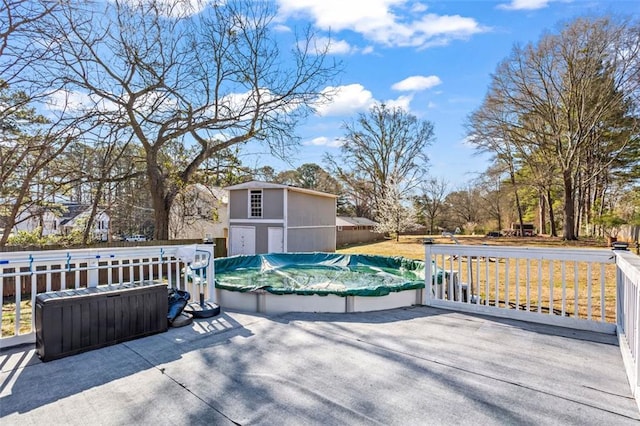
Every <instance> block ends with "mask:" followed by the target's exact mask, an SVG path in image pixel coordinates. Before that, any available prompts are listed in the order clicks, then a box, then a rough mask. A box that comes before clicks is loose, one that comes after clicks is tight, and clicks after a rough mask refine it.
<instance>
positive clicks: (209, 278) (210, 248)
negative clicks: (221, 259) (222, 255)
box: [204, 243, 217, 303]
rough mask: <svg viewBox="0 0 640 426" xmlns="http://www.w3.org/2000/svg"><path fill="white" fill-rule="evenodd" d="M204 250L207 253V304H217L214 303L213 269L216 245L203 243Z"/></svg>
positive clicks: (214, 284)
mask: <svg viewBox="0 0 640 426" xmlns="http://www.w3.org/2000/svg"><path fill="white" fill-rule="evenodd" d="M204 247H205V249H206V250H207V251H208V252H209V254H210V257H209V266H208V267H207V281H206V282H207V293H209V294H208V295H207V296H208V297H207V302H211V303H217V302H216V268H215V257H216V244H215V243H205V245H204Z"/></svg>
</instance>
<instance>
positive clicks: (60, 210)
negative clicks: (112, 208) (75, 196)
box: [14, 203, 110, 241]
mask: <svg viewBox="0 0 640 426" xmlns="http://www.w3.org/2000/svg"><path fill="white" fill-rule="evenodd" d="M90 215H91V206H89V205H86V204H77V203H60V204H59V205H56V206H55V207H51V208H44V209H43V210H42V211H40V212H34V211H33V209H27V210H25V211H23V212H22V213H20V215H19V216H18V221H19V223H18V224H17V225H16V226H15V227H14V232H18V231H28V232H32V231H34V230H35V229H36V228H38V227H39V226H42V235H43V236H47V235H69V234H70V233H71V232H73V231H74V230H76V231H80V232H82V231H83V230H84V226H85V224H86V222H87V220H88V219H89V217H90ZM109 222H110V217H109V214H108V213H107V212H106V211H105V210H104V209H98V211H97V212H96V216H95V218H94V219H93V226H92V231H91V233H92V238H93V240H95V241H108V240H109Z"/></svg>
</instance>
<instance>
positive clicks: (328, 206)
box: [287, 191, 336, 232]
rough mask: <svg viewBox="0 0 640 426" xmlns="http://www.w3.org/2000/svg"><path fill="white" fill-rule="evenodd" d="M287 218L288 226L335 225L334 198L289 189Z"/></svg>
mask: <svg viewBox="0 0 640 426" xmlns="http://www.w3.org/2000/svg"><path fill="white" fill-rule="evenodd" d="M287 201H288V205H289V208H288V218H287V223H288V225H289V226H290V227H295V226H332V227H333V230H332V232H335V226H336V199H335V198H332V197H322V196H318V195H313V194H305V193H303V192H296V191H289V195H288V200H287Z"/></svg>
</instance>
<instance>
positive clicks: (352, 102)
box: [316, 83, 375, 117]
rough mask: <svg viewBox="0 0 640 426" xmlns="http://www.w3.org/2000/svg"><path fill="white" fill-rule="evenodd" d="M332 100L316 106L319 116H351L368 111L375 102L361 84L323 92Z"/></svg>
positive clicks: (329, 88)
mask: <svg viewBox="0 0 640 426" xmlns="http://www.w3.org/2000/svg"><path fill="white" fill-rule="evenodd" d="M323 94H326V95H328V96H329V97H330V98H331V100H330V101H328V102H326V103H322V104H319V105H317V106H316V112H317V113H318V115H320V116H323V117H326V116H337V115H351V114H353V113H355V112H360V111H366V110H367V109H369V108H370V107H371V106H372V105H373V104H374V102H375V100H374V99H373V94H372V93H371V92H370V91H369V90H367V89H365V88H364V86H363V85H361V84H357V83H355V84H348V85H346V86H338V87H332V86H329V87H327V88H325V89H324V90H323Z"/></svg>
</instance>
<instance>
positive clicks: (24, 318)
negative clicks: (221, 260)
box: [0, 244, 215, 347]
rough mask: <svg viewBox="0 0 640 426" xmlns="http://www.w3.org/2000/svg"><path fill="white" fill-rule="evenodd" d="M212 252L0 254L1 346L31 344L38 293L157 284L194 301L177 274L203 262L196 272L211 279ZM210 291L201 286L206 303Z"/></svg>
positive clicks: (152, 249) (190, 287) (154, 249)
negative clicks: (175, 289) (180, 291)
mask: <svg viewBox="0 0 640 426" xmlns="http://www.w3.org/2000/svg"><path fill="white" fill-rule="evenodd" d="M185 249H186V250H185ZM180 250H182V254H181V257H180V256H179V254H180V253H179V251H180ZM213 250H214V245H211V244H201V245H197V246H196V245H193V246H187V247H185V246H145V247H133V248H104V249H77V250H49V251H32V252H6V253H4V252H3V253H0V289H1V290H2V292H1V293H0V305H2V332H1V334H0V344H1V345H2V347H8V346H15V345H19V344H23V343H32V342H34V341H35V328H34V325H35V324H34V320H35V316H34V310H35V300H36V295H37V293H39V292H44V291H52V290H69V289H79V288H84V287H95V286H97V285H110V286H117V285H120V284H123V283H131V282H142V281H157V282H164V283H166V284H167V285H168V287H173V288H179V289H181V290H187V291H188V292H189V293H190V294H191V297H192V300H194V301H197V300H198V298H199V291H200V290H199V288H198V286H197V285H195V284H194V283H193V281H192V280H188V279H187V276H186V275H185V274H182V273H181V271H182V270H183V268H184V267H185V266H186V264H187V262H189V263H190V262H194V263H200V262H203V261H205V262H207V263H206V264H207V267H206V268H202V269H199V270H198V273H200V274H202V275H204V274H205V269H206V274H207V276H208V277H213V276H214V271H213V257H214V255H213ZM185 253H186V254H189V253H191V255H192V256H193V259H185V257H184V255H185ZM205 254H206V256H205ZM194 281H199V280H194ZM202 281H204V280H202ZM211 282H213V281H211ZM211 287H212V286H207V285H205V286H204V291H205V296H206V297H207V298H208V300H212V298H213V297H215V291H213V289H212V288H211ZM212 301H213V300H212Z"/></svg>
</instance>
